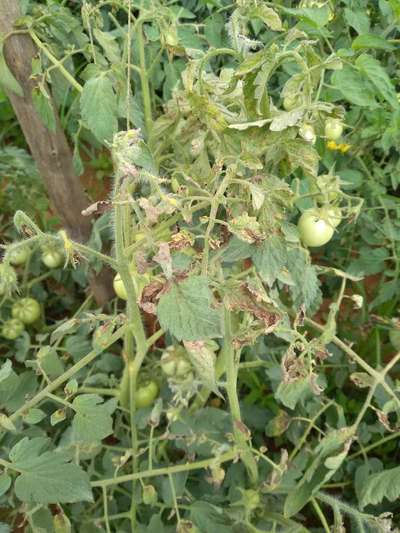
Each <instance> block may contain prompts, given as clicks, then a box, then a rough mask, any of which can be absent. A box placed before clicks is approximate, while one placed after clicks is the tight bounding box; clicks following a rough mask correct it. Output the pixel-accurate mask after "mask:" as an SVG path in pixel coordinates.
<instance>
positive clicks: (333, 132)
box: [325, 118, 343, 141]
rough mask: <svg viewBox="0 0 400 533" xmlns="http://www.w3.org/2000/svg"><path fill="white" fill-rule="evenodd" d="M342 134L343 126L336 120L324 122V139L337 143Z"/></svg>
mask: <svg viewBox="0 0 400 533" xmlns="http://www.w3.org/2000/svg"><path fill="white" fill-rule="evenodd" d="M342 133H343V124H342V122H341V121H340V120H339V119H337V118H328V120H327V121H326V122H325V137H326V138H327V139H329V140H330V141H337V140H338V139H339V138H340V137H341V136H342Z"/></svg>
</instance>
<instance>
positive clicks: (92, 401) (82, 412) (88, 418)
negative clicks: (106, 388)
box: [72, 394, 113, 443]
mask: <svg viewBox="0 0 400 533" xmlns="http://www.w3.org/2000/svg"><path fill="white" fill-rule="evenodd" d="M72 406H73V408H74V410H75V413H76V414H75V416H74V420H73V422H72V432H73V440H74V442H86V443H89V442H95V441H101V440H102V439H104V438H105V437H108V435H111V433H112V432H113V421H112V417H111V414H110V413H109V412H108V410H107V408H106V405H105V404H104V403H103V399H102V398H101V397H100V396H97V395H96V394H81V395H80V396H77V397H76V398H75V399H74V401H73V402H72Z"/></svg>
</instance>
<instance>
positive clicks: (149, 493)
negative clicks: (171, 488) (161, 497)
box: [143, 485, 158, 505]
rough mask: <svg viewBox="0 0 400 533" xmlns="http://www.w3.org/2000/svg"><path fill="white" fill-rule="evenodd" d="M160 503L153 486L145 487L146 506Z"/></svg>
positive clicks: (144, 501) (144, 499)
mask: <svg viewBox="0 0 400 533" xmlns="http://www.w3.org/2000/svg"><path fill="white" fill-rule="evenodd" d="M157 501H158V495H157V491H156V489H155V487H154V486H153V485H144V486H143V503H144V504H145V505H154V504H155V503H157Z"/></svg>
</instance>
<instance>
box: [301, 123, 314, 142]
mask: <svg viewBox="0 0 400 533" xmlns="http://www.w3.org/2000/svg"><path fill="white" fill-rule="evenodd" d="M299 134H300V137H302V138H303V139H304V140H305V141H307V142H308V143H311V144H315V141H316V140H317V136H316V135H315V130H314V128H313V127H312V126H311V124H303V125H302V126H301V128H300V129H299Z"/></svg>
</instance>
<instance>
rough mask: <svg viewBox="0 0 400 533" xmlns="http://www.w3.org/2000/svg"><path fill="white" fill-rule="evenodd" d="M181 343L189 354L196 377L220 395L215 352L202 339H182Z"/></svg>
mask: <svg viewBox="0 0 400 533" xmlns="http://www.w3.org/2000/svg"><path fill="white" fill-rule="evenodd" d="M183 344H184V345H185V348H186V350H187V353H188V354H189V358H190V361H191V362H192V364H193V366H194V368H195V369H196V373H197V377H198V379H199V380H200V381H201V382H202V383H203V385H204V386H205V387H207V388H208V389H210V390H212V391H213V392H214V393H215V394H217V395H218V396H221V394H220V393H219V391H218V386H217V381H216V376H215V359H216V356H215V353H214V352H213V351H212V350H210V348H209V347H208V346H207V344H206V343H205V342H204V341H194V342H189V341H184V342H183Z"/></svg>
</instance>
